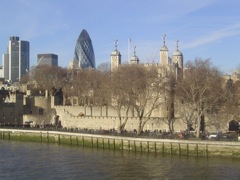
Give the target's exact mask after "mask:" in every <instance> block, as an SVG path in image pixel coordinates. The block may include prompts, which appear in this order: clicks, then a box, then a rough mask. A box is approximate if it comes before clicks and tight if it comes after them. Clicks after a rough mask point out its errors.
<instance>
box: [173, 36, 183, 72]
mask: <svg viewBox="0 0 240 180" xmlns="http://www.w3.org/2000/svg"><path fill="white" fill-rule="evenodd" d="M178 45H179V41H178V40H177V49H176V51H175V52H173V55H172V63H173V64H177V65H178V67H179V68H180V69H182V68H183V54H182V53H181V51H179V49H178Z"/></svg>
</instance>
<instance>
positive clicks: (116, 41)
mask: <svg viewBox="0 0 240 180" xmlns="http://www.w3.org/2000/svg"><path fill="white" fill-rule="evenodd" d="M114 44H115V48H116V50H117V45H118V40H117V39H116V40H115V41H114Z"/></svg>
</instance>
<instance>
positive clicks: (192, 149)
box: [0, 129, 240, 159]
mask: <svg viewBox="0 0 240 180" xmlns="http://www.w3.org/2000/svg"><path fill="white" fill-rule="evenodd" d="M0 139H5V140H21V141H34V142H41V143H58V144H59V145H61V144H68V145H74V146H86V147H92V148H101V149H109V150H110V149H111V150H121V151H135V152H146V153H155V154H159V153H161V154H171V155H178V156H196V157H233V158H237V159H240V142H222V141H221V142H220V141H201V140H172V139H148V138H137V137H136V138H133V137H121V136H107V135H93V134H81V133H71V132H59V131H37V130H18V129H0Z"/></svg>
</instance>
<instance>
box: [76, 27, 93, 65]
mask: <svg viewBox="0 0 240 180" xmlns="http://www.w3.org/2000/svg"><path fill="white" fill-rule="evenodd" d="M73 61H77V62H78V66H79V68H81V69H86V68H95V55H94V51H93V46H92V41H91V38H90V36H89V34H88V32H87V31H86V30H85V29H83V30H82V32H81V33H80V35H79V37H78V40H77V43H76V47H75V52H74V58H73Z"/></svg>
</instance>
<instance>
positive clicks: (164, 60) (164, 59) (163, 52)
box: [160, 34, 169, 65]
mask: <svg viewBox="0 0 240 180" xmlns="http://www.w3.org/2000/svg"><path fill="white" fill-rule="evenodd" d="M160 64H161V65H168V64H169V61H168V48H167V46H166V34H164V35H163V47H162V48H161V49H160Z"/></svg>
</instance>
